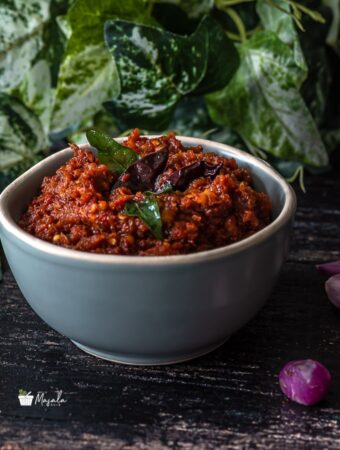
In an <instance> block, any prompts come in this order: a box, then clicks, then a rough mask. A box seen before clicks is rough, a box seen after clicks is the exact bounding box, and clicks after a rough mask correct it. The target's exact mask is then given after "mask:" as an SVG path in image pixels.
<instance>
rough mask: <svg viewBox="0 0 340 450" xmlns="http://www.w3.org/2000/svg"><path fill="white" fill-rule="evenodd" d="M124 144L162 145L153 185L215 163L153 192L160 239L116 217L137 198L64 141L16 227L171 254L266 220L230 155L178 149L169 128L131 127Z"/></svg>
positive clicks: (265, 208) (133, 251)
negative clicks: (162, 161) (146, 133)
mask: <svg viewBox="0 0 340 450" xmlns="http://www.w3.org/2000/svg"><path fill="white" fill-rule="evenodd" d="M124 145H125V146H127V147H130V148H131V149H133V150H135V151H136V152H137V153H139V155H140V156H141V157H143V156H145V155H148V154H150V153H153V152H156V151H158V150H161V149H164V148H165V147H166V148H167V149H168V151H169V157H168V160H167V163H166V167H165V169H164V171H163V173H162V174H161V175H160V176H159V178H158V180H157V183H158V184H159V185H161V184H162V181H164V180H166V179H168V178H169V176H170V175H171V174H172V173H174V172H175V171H176V170H178V169H181V168H183V167H186V166H188V165H190V164H192V163H194V162H197V161H198V162H199V161H205V162H206V163H209V164H215V165H216V164H221V168H220V170H219V172H218V174H217V175H216V176H215V177H214V178H213V179H212V178H203V177H200V178H197V179H195V180H193V181H192V182H191V183H190V184H189V186H188V187H187V188H186V189H185V190H184V191H183V192H181V191H172V192H164V193H159V194H154V195H155V198H156V199H157V202H158V205H159V209H160V213H161V218H162V222H163V235H164V239H162V240H160V239H156V238H155V237H154V236H153V235H152V233H151V232H150V230H149V228H148V226H147V225H146V224H145V223H144V222H143V221H142V220H141V219H140V218H138V217H131V216H128V215H126V214H124V206H125V203H126V202H127V201H129V200H132V199H134V200H138V199H139V200H140V199H143V196H144V194H143V193H141V192H137V193H132V192H131V191H130V190H129V189H128V188H126V187H118V188H115V189H113V190H112V185H113V181H114V180H115V179H116V178H117V177H116V176H115V175H114V174H112V173H111V172H110V171H109V169H108V167H107V166H106V165H104V164H101V163H100V162H99V160H98V159H97V158H96V157H95V156H94V155H93V154H92V153H91V152H90V151H85V150H81V149H79V148H78V147H77V146H76V145H71V147H72V148H73V150H74V156H73V157H72V158H71V159H70V160H69V161H68V162H67V163H66V164H64V165H63V166H61V167H60V168H59V169H58V170H57V172H56V174H55V175H53V176H50V177H45V178H44V180H43V183H42V186H41V192H40V193H39V195H38V196H37V197H36V198H34V199H33V200H32V201H31V203H30V205H29V206H28V209H27V211H26V212H25V213H24V214H23V216H22V217H21V219H20V221H19V225H20V226H21V227H22V228H23V229H24V230H26V231H28V232H29V233H31V234H32V235H34V236H36V237H38V238H40V239H43V240H45V241H48V242H52V243H53V244H56V245H60V246H63V247H67V248H71V249H75V250H81V251H87V252H94V253H108V254H114V255H141V256H144V255H176V254H186V253H192V252H198V251H202V250H209V249H213V248H216V247H221V246H224V245H227V244H231V243H233V242H236V241H239V240H240V239H243V238H245V237H247V236H250V235H252V234H254V233H256V232H257V231H258V230H261V229H262V228H263V227H265V226H266V225H267V224H269V223H270V221H271V201H270V199H269V197H268V196H267V195H266V194H264V193H262V192H256V191H255V190H254V189H253V188H252V187H251V175H250V173H249V171H248V170H246V169H242V168H239V167H238V166H237V163H236V162H235V160H233V159H228V158H225V157H222V156H218V155H217V154H215V153H203V152H202V147H201V146H197V147H183V145H182V143H181V142H180V141H179V140H178V139H176V137H175V135H174V134H173V133H169V134H168V135H167V136H162V137H159V138H152V139H149V138H146V137H140V135H139V131H138V130H133V131H132V133H131V134H130V136H129V137H128V139H127V140H126V141H125V142H124Z"/></svg>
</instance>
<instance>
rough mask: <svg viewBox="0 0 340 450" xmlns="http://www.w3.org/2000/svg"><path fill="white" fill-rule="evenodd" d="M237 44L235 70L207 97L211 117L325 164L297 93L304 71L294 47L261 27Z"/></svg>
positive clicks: (257, 143)
mask: <svg viewBox="0 0 340 450" xmlns="http://www.w3.org/2000/svg"><path fill="white" fill-rule="evenodd" d="M238 48H239V51H240V54H241V61H242V62H241V65H240V67H239V69H238V71H237V72H236V75H235V76H234V77H233V79H232V80H231V82H230V83H229V84H228V85H227V86H226V87H225V88H224V89H223V90H222V91H218V92H216V93H213V94H210V95H208V96H206V100H207V105H208V110H209V113H210V114H211V116H212V118H213V120H215V121H216V122H217V123H220V124H224V125H227V126H230V127H231V128H232V129H233V130H235V131H236V132H237V133H238V134H239V135H240V136H241V138H242V139H244V140H245V141H246V142H249V143H250V145H252V146H254V147H256V148H259V149H260V150H265V151H266V152H268V153H271V154H273V155H274V156H277V157H279V158H283V159H291V160H295V161H300V162H302V163H304V164H308V165H311V166H316V167H321V166H326V165H327V164H328V155H327V152H326V149H325V147H324V144H323V142H322V140H321V137H320V134H319V132H318V129H317V127H316V124H315V122H314V120H313V118H312V116H311V114H310V112H309V110H308V108H307V107H306V105H305V103H304V101H303V99H302V96H301V94H300V92H299V88H300V87H301V84H302V82H303V80H304V77H305V73H304V70H302V69H301V66H300V65H298V64H297V63H296V59H295V57H294V54H293V52H292V50H291V49H290V48H289V47H288V46H287V45H286V44H284V43H283V42H282V41H281V40H280V39H279V38H278V37H277V36H276V34H275V33H273V32H271V31H262V32H257V33H256V34H254V35H253V37H252V38H251V39H249V40H248V41H246V42H244V43H243V44H241V45H239V47H238Z"/></svg>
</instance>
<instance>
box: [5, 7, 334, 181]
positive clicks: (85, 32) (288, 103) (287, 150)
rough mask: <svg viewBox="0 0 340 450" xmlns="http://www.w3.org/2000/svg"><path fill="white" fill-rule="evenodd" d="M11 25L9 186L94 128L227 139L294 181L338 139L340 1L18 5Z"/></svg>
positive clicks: (315, 167)
mask: <svg viewBox="0 0 340 450" xmlns="http://www.w3.org/2000/svg"><path fill="white" fill-rule="evenodd" d="M0 24H1V26H0V188H2V187H4V186H5V185H6V184H7V183H8V182H9V181H10V180H11V179H13V178H14V177H16V176H17V175H18V174H19V173H21V172H22V171H24V170H26V169H27V168H28V167H30V166H31V165H32V164H34V163H35V162H36V161H37V160H39V159H40V158H42V157H43V156H44V154H46V152H48V151H49V149H50V148H51V146H52V148H53V146H55V145H56V143H58V142H59V141H60V140H62V141H63V142H64V140H65V139H67V140H73V141H76V142H78V141H85V138H84V132H85V131H86V130H87V129H88V128H89V127H95V128H98V129H101V130H103V131H106V132H109V133H111V134H113V135H117V134H122V133H124V132H125V133H126V132H127V130H128V129H129V128H131V127H140V128H142V129H143V130H145V131H150V132H164V131H166V130H169V129H172V130H174V131H176V132H177V133H180V134H184V135H194V136H200V137H207V138H209V139H215V140H217V141H220V142H224V143H228V144H231V145H236V146H238V147H241V148H244V149H246V150H248V151H250V152H252V153H254V154H255V155H259V156H261V157H262V158H265V159H268V160H269V161H270V162H271V163H272V164H273V165H274V166H276V167H277V168H278V169H279V170H280V171H281V172H282V173H283V174H284V175H285V176H286V177H287V178H291V179H292V178H294V177H296V176H298V175H299V174H300V176H301V174H302V173H303V170H304V168H307V169H308V170H310V171H312V172H313V171H320V170H327V169H328V168H329V155H330V153H331V152H332V151H334V149H335V148H336V147H337V146H338V145H339V142H340V68H339V67H340V0H323V1H322V0H301V1H300V0H299V2H295V1H294V0H215V1H213V0H168V1H165V0H160V1H151V0H124V2H121V1H120V0H96V1H95V2H93V1H92V0H75V1H72V0H32V1H30V2H27V1H26V0H6V2H1V3H0ZM57 145H58V144H57Z"/></svg>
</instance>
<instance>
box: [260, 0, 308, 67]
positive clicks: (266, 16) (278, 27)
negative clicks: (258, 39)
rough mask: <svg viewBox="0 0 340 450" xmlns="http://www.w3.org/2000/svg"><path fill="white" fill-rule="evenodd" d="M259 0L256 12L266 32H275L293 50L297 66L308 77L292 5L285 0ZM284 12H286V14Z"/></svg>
mask: <svg viewBox="0 0 340 450" xmlns="http://www.w3.org/2000/svg"><path fill="white" fill-rule="evenodd" d="M271 1H272V4H271V3H269V2H268V1H267V0H258V1H257V3H256V11H257V13H258V15H259V16H260V19H261V24H262V26H263V28H264V29H265V30H269V31H273V32H274V33H276V35H277V37H278V38H280V40H281V41H282V42H284V43H285V44H287V45H289V47H291V48H292V49H293V52H294V58H295V62H296V64H297V65H298V66H299V67H300V68H301V69H302V70H303V71H304V72H305V76H307V70H308V69H307V66H306V62H305V59H304V56H303V52H302V49H301V46H300V41H299V36H298V33H297V31H296V28H295V25H294V21H293V18H292V16H291V15H290V14H291V10H290V5H289V3H287V1H285V0H271ZM275 6H276V7H275ZM283 11H286V12H287V14H285V13H284V12H283Z"/></svg>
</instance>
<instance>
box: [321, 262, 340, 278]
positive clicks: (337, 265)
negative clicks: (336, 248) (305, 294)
mask: <svg viewBox="0 0 340 450" xmlns="http://www.w3.org/2000/svg"><path fill="white" fill-rule="evenodd" d="M316 268H317V269H318V271H319V272H320V273H322V274H323V275H326V276H327V277H332V276H333V275H337V274H339V273H340V260H338V261H332V262H328V263H324V264H319V265H318V266H316Z"/></svg>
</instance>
